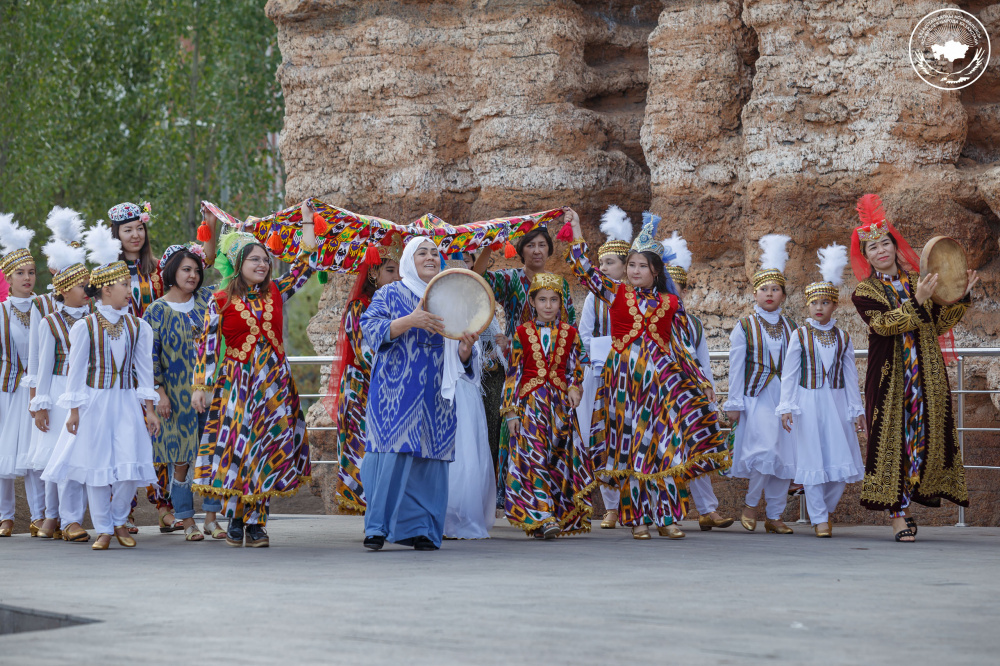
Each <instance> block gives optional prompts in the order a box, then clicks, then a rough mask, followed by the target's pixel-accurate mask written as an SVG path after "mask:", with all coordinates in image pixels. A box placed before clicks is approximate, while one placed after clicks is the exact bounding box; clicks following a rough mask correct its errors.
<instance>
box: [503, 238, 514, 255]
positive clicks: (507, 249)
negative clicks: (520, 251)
mask: <svg viewBox="0 0 1000 666" xmlns="http://www.w3.org/2000/svg"><path fill="white" fill-rule="evenodd" d="M503 256H504V259H513V258H514V257H516V256H517V248H516V247H514V246H513V245H511V244H510V241H507V242H506V243H505V244H504V246H503Z"/></svg>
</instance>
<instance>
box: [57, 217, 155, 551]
mask: <svg viewBox="0 0 1000 666" xmlns="http://www.w3.org/2000/svg"><path fill="white" fill-rule="evenodd" d="M86 239H87V249H88V251H89V257H90V259H91V261H93V262H94V263H96V264H98V267H97V268H95V269H94V270H93V271H92V272H91V274H90V285H89V286H88V287H87V294H88V296H91V297H92V298H96V299H97V303H96V305H95V312H94V314H91V315H87V316H86V317H84V318H83V319H82V320H80V321H78V322H77V323H76V324H75V325H74V326H73V328H72V329H71V330H70V334H69V342H70V352H69V375H68V377H67V380H66V392H65V393H63V394H62V396H60V397H59V400H58V401H57V403H56V404H57V405H58V406H59V407H62V408H63V409H66V410H69V416H68V418H67V420H66V427H65V429H64V430H63V432H62V434H61V435H60V436H59V440H58V442H57V443H56V448H55V451H53V453H52V457H51V459H50V460H49V464H48V465H47V466H46V468H45V472H44V474H43V475H42V478H43V480H45V481H55V482H63V481H66V480H72V481H76V482H78V483H82V484H84V485H86V487H87V498H88V500H89V503H90V518H91V520H92V521H93V523H94V529H95V530H96V531H97V533H98V537H97V540H96V541H95V542H94V545H93V546H92V548H93V549H94V550H107V549H108V547H109V546H110V544H111V536H112V535H114V536H115V537H116V538H117V539H118V543H119V544H120V545H122V546H125V547H126V548H131V547H133V546H135V540H134V539H133V538H132V537H131V536H129V533H128V528H127V527H126V526H125V522H126V520H127V519H128V514H129V511H130V510H131V502H132V497H134V496H135V491H136V488H138V487H141V486H148V485H151V484H155V483H156V473H155V471H154V470H153V445H152V441H151V440H150V437H149V436H150V434H151V433H156V432H158V431H159V428H160V422H159V419H158V418H157V416H156V413H155V412H154V410H153V406H154V405H155V404H156V402H158V400H159V396H158V395H157V393H156V391H155V390H153V331H152V329H151V328H150V327H149V324H147V323H146V322H145V321H143V320H141V319H139V318H138V317H135V316H134V315H131V314H129V297H130V283H129V281H130V277H129V272H128V266H126V265H125V262H122V261H118V255H119V253H120V252H121V243H120V242H119V241H118V240H116V239H114V238H112V236H111V230H110V229H108V228H107V227H105V226H104V225H103V224H99V225H98V226H96V227H94V228H93V229H90V230H89V231H88V232H87V233H86ZM143 404H144V406H145V408H146V413H145V418H144V417H143V409H142V408H143Z"/></svg>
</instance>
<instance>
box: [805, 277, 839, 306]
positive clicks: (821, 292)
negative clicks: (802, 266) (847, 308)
mask: <svg viewBox="0 0 1000 666" xmlns="http://www.w3.org/2000/svg"><path fill="white" fill-rule="evenodd" d="M821 298H829V299H830V300H831V301H833V302H834V303H837V302H839V300H840V290H839V289H837V287H835V286H834V285H833V283H832V282H813V283H812V284H809V285H806V305H809V304H810V303H812V302H813V301H818V300H819V299H821Z"/></svg>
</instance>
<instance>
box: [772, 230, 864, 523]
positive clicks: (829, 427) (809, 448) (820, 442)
mask: <svg viewBox="0 0 1000 666" xmlns="http://www.w3.org/2000/svg"><path fill="white" fill-rule="evenodd" d="M818 254H819V259H820V263H819V269H820V274H821V275H822V276H823V281H821V282H813V283H812V284H810V285H808V286H807V287H806V305H807V306H808V308H809V314H810V315H811V318H810V319H807V320H806V325H805V326H800V327H799V328H797V329H795V332H794V333H792V337H791V342H789V344H788V352H787V353H786V354H785V363H784V365H783V366H782V368H781V403H780V404H779V405H778V408H777V410H776V413H777V414H778V415H779V416H780V417H781V426H782V427H783V428H784V429H785V431H786V432H790V433H792V434H793V435H794V436H795V483H801V484H802V485H803V487H804V492H805V498H806V507H807V510H808V512H809V519H810V520H811V521H812V524H813V529H814V530H815V532H816V536H818V537H821V538H823V537H831V536H833V530H832V529H831V527H832V526H831V524H830V514H831V513H833V510H834V509H836V508H837V503H838V502H839V501H840V496H841V495H843V494H844V487H845V486H846V484H848V483H854V482H855V481H860V480H861V479H862V477H863V476H864V472H865V467H864V463H863V462H862V460H861V445H860V444H859V443H858V434H857V433H858V432H863V431H864V429H865V405H864V402H863V401H862V400H861V391H860V390H859V389H858V369H857V366H856V365H855V364H854V346H853V345H852V344H851V338H850V336H849V335H848V334H847V333H845V332H844V331H842V330H841V329H839V328H837V325H836V324H837V320H836V319H832V317H833V312H834V310H836V309H837V302H838V301H839V296H840V294H839V292H838V287H839V286H840V283H841V282H842V281H843V278H842V275H843V272H844V267H845V266H847V248H846V247H844V246H843V245H837V244H834V245H831V246H829V247H825V248H823V249H821V250H820V251H819V252H818Z"/></svg>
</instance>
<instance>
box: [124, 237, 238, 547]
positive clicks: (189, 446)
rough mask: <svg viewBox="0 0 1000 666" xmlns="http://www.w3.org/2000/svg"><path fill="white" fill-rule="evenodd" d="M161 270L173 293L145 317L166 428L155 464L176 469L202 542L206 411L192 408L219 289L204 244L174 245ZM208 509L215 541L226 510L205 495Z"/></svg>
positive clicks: (184, 512) (157, 441)
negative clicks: (199, 473) (198, 504)
mask: <svg viewBox="0 0 1000 666" xmlns="http://www.w3.org/2000/svg"><path fill="white" fill-rule="evenodd" d="M159 269H160V274H161V275H162V276H163V284H164V287H165V288H166V289H167V293H166V294H164V295H163V296H162V297H161V298H158V299H156V300H155V301H153V303H152V304H150V305H149V307H147V308H146V311H145V312H144V313H143V315H142V318H143V319H145V320H146V322H147V323H148V324H149V326H150V328H152V329H153V380H154V381H155V383H156V386H157V389H156V391H157V393H159V394H160V402H159V404H157V406H156V411H157V415H158V416H159V417H160V422H161V423H162V428H161V430H160V434H159V435H158V436H156V437H153V462H154V463H158V464H166V465H170V466H171V467H172V468H173V469H172V474H170V476H169V478H170V484H171V487H170V492H169V497H170V499H171V500H172V501H173V505H174V512H173V513H174V518H175V519H176V520H177V521H178V522H177V524H178V525H179V526H180V527H182V528H183V529H184V538H185V540H187V541H202V540H204V538H205V537H204V535H203V534H202V532H201V530H199V529H198V527H197V526H196V525H195V520H194V498H193V496H192V494H191V475H192V464H193V463H194V460H195V458H196V457H197V455H198V442H199V441H200V439H201V430H202V428H203V427H204V422H203V421H204V415H199V414H198V413H197V412H196V411H195V410H194V407H192V406H191V377H192V375H193V374H194V366H195V363H196V361H197V359H198V347H197V341H198V338H199V337H200V336H201V334H202V332H203V330H204V327H205V324H204V322H205V311H206V310H207V309H208V304H209V302H210V301H211V299H212V294H213V293H214V291H215V290H214V288H213V287H205V286H202V284H203V282H204V280H205V253H204V250H203V249H202V248H201V246H199V245H195V244H193V243H192V244H191V245H186V246H185V245H171V246H170V247H168V248H167V250H166V251H165V252H164V253H163V258H162V259H161V260H160V266H159ZM163 490H166V488H164V489H163ZM164 494H167V493H164ZM202 508H203V509H204V510H205V531H206V532H209V533H210V534H211V535H212V537H213V538H215V539H222V538H225V536H226V532H225V530H223V529H222V528H221V527H220V526H219V523H218V521H216V519H215V514H216V512H217V511H220V510H221V509H222V504H221V502H220V501H219V500H218V499H216V498H213V497H205V499H204V501H203V502H202ZM161 531H172V530H171V528H168V529H166V530H161Z"/></svg>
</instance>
